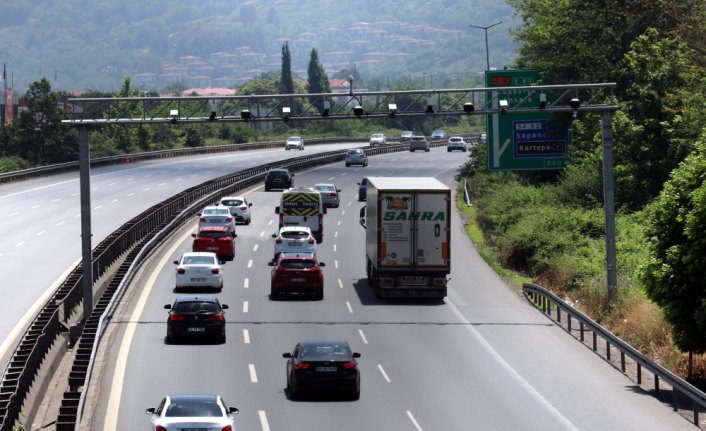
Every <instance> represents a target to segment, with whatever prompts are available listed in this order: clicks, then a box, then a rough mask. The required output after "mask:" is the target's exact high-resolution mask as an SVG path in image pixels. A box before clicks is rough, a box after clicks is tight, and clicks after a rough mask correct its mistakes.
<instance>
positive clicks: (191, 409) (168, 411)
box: [145, 394, 238, 431]
mask: <svg viewBox="0 0 706 431" xmlns="http://www.w3.org/2000/svg"><path fill="white" fill-rule="evenodd" d="M145 413H147V414H148V415H152V419H151V424H152V425H151V426H150V429H151V430H152V431H177V430H187V429H189V430H218V431H235V421H234V419H233V415H234V414H237V413H238V409H237V408H235V407H227V406H226V404H225V402H223V399H222V398H221V397H220V395H203V394H199V395H167V396H166V397H164V398H163V399H162V401H160V403H159V405H158V406H157V407H150V408H148V409H147V410H145Z"/></svg>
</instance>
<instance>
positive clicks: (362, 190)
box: [358, 178, 368, 201]
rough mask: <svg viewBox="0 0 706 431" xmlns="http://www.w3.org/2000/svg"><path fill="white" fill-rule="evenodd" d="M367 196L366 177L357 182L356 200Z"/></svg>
mask: <svg viewBox="0 0 706 431" xmlns="http://www.w3.org/2000/svg"><path fill="white" fill-rule="evenodd" d="M367 197H368V178H363V180H362V181H361V182H359V183H358V200H359V201H364V200H367Z"/></svg>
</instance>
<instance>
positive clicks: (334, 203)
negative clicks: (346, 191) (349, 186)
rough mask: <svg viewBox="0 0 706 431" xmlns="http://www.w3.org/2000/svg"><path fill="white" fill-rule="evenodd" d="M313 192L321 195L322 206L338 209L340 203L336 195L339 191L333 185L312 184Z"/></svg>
mask: <svg viewBox="0 0 706 431" xmlns="http://www.w3.org/2000/svg"><path fill="white" fill-rule="evenodd" d="M314 190H316V191H318V192H319V194H320V195H321V201H322V202H323V203H324V206H326V207H329V208H338V206H339V205H340V203H341V202H340V198H339V196H338V194H339V193H340V192H341V189H339V188H337V187H336V186H335V185H334V184H330V183H319V184H314Z"/></svg>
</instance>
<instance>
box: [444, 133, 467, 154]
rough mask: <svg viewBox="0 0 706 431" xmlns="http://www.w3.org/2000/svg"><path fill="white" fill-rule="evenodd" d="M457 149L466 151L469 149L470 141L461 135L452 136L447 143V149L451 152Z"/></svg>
mask: <svg viewBox="0 0 706 431" xmlns="http://www.w3.org/2000/svg"><path fill="white" fill-rule="evenodd" d="M456 150H459V151H463V152H464V153H465V152H466V151H468V142H466V141H465V140H464V139H463V137H461V136H452V137H450V138H449V142H448V143H447V144H446V151H448V152H449V153H450V152H451V151H456Z"/></svg>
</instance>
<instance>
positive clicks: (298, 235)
mask: <svg viewBox="0 0 706 431" xmlns="http://www.w3.org/2000/svg"><path fill="white" fill-rule="evenodd" d="M282 238H286V239H302V238H309V234H308V233H307V232H305V231H303V230H302V231H286V232H282Z"/></svg>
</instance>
